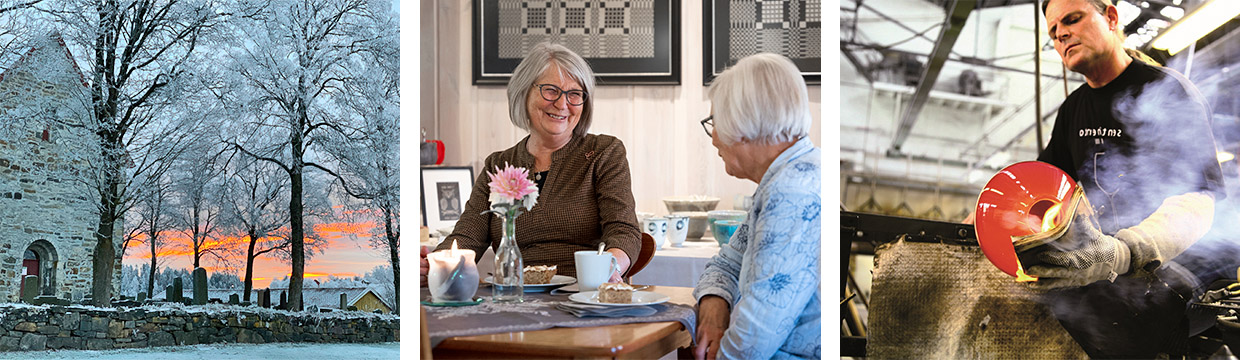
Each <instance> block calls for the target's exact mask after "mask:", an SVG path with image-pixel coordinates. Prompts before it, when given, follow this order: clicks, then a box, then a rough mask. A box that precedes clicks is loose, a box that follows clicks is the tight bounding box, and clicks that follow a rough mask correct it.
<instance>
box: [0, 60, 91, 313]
mask: <svg viewBox="0 0 1240 360" xmlns="http://www.w3.org/2000/svg"><path fill="white" fill-rule="evenodd" d="M33 45H34V46H33V49H32V50H30V52H28V53H27V54H25V55H24V56H23V57H22V59H21V60H19V61H18V63H17V64H14V65H12V66H10V67H9V68H8V69H7V70H4V72H3V73H0V301H17V300H18V292H19V287H20V284H21V279H20V278H21V274H22V270H23V267H22V258H23V255H24V252H25V250H26V249H27V248H28V247H30V246H31V244H33V243H35V242H36V241H40V240H43V241H46V242H47V243H48V244H50V245H51V246H50V247H51V248H52V251H51V253H50V254H48V255H50V256H47V257H50V258H51V259H48V260H50V262H51V263H52V264H50V265H48V266H46V267H45V268H44V269H46V270H50V271H46V270H45V271H42V272H44V273H42V274H40V276H41V278H42V279H41V282H42V287H47V286H48V282H49V281H50V282H51V285H52V286H51V292H52V295H55V296H56V297H59V298H63V299H69V300H73V301H76V300H79V299H81V298H82V296H83V295H85V294H89V292H90V284H91V254H92V250H93V247H94V244H95V243H96V242H95V240H94V235H93V234H94V232H95V229H94V227H95V226H96V224H97V223H98V221H99V213H98V194H97V192H96V191H95V190H94V188H93V187H92V186H91V181H92V179H91V174H92V172H90V171H89V168H90V167H91V165H92V163H94V162H96V159H97V158H98V154H99V150H98V149H99V146H98V143H97V142H96V141H95V137H94V135H93V134H92V133H91V131H90V130H89V129H88V128H87V127H86V126H84V122H83V120H82V119H84V118H85V117H84V115H85V114H86V111H88V109H89V107H88V106H87V105H86V104H87V103H88V102H89V99H88V98H86V96H87V95H86V94H87V88H86V83H85V81H84V79H83V78H82V75H81V73H80V72H79V71H78V70H77V67H76V65H75V64H74V63H73V62H72V60H71V58H70V55H69V53H68V50H67V49H66V48H65V46H64V45H63V42H61V41H60V39H59V37H49V38H48V39H45V40H43V41H41V42H36V43H35V44H33Z"/></svg>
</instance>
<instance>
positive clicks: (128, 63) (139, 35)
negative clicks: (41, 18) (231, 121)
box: [39, 0, 224, 306]
mask: <svg viewBox="0 0 1240 360" xmlns="http://www.w3.org/2000/svg"><path fill="white" fill-rule="evenodd" d="M39 5H40V6H43V5H46V7H41V10H42V11H44V13H45V14H47V15H48V16H51V17H53V18H54V19H55V21H56V22H57V23H59V24H62V26H63V27H64V29H65V30H66V32H67V34H66V35H67V37H66V42H67V43H68V44H69V45H70V46H71V47H77V48H79V49H82V50H85V51H80V52H78V53H79V54H89V58H86V59H85V60H84V61H80V63H84V64H85V66H81V68H82V70H83V72H84V73H85V76H86V78H87V79H88V82H89V88H90V90H89V93H90V97H89V104H88V106H87V108H88V109H90V111H89V113H90V114H89V116H88V118H89V119H90V120H91V121H90V122H89V123H90V128H91V129H90V130H91V131H93V133H94V135H95V136H96V137H97V139H98V141H99V144H100V151H99V155H98V156H99V158H100V159H101V161H99V162H97V163H95V164H93V165H94V168H95V171H94V174H93V175H94V176H93V179H91V180H90V181H91V182H92V183H93V185H92V186H94V187H95V188H96V189H97V191H98V193H99V221H98V226H97V228H96V232H95V239H96V244H95V249H94V252H93V254H92V261H93V264H94V266H93V267H94V270H93V279H92V282H93V283H92V288H91V296H92V303H93V305H96V306H110V304H111V295H112V294H111V293H112V288H113V286H112V284H113V281H112V280H113V276H116V275H119V274H118V271H117V270H118V268H119V264H118V262H117V256H116V251H117V247H118V246H117V245H119V244H117V241H115V240H114V239H115V238H116V236H117V235H118V234H117V233H116V229H117V226H116V225H117V222H119V221H121V220H122V219H124V214H125V212H126V211H127V210H128V209H129V208H130V207H132V206H133V203H134V199H135V198H138V197H140V196H136V194H135V192H140V191H143V190H142V189H144V188H146V187H147V185H149V183H148V182H149V181H152V180H153V179H155V178H156V177H154V176H150V175H151V174H155V173H159V172H162V171H166V170H167V167H168V166H169V163H170V162H171V161H168V159H169V155H172V154H173V153H176V152H177V150H176V149H177V148H178V146H177V144H178V143H180V142H182V141H184V139H185V133H184V132H181V131H177V130H184V124H174V123H177V122H185V121H191V120H194V119H191V118H192V115H191V114H181V115H180V116H176V115H174V114H172V113H170V112H169V110H171V106H170V105H171V104H173V103H176V102H178V101H179V100H180V99H179V98H178V96H179V95H180V94H179V93H178V91H177V90H178V88H180V87H181V86H183V84H184V80H185V78H186V77H189V74H188V73H186V71H185V68H186V67H187V66H186V64H187V62H189V61H190V60H191V59H192V55H193V54H194V49H195V48H196V47H197V45H198V40H199V37H200V35H201V34H202V33H203V32H204V31H205V30H207V29H209V28H211V27H212V26H213V25H214V23H215V22H216V21H217V20H218V19H219V18H220V17H221V16H224V13H222V12H219V11H217V9H215V4H214V3H212V2H210V1H191V2H185V3H182V2H181V1H177V0H129V1H119V0H96V1H89V0H76V1H53V2H46V3H41V4H39ZM199 120H200V119H199ZM159 123H163V125H158V124H159ZM172 129H175V130H172ZM170 130H171V131H170Z"/></svg>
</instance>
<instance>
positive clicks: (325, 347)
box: [0, 342, 400, 360]
mask: <svg viewBox="0 0 1240 360" xmlns="http://www.w3.org/2000/svg"><path fill="white" fill-rule="evenodd" d="M9 355H17V356H18V358H20V359H92V360H94V359H98V360H121V359H161V360H163V359H168V360H189V359H210V360H215V359H398V358H400V343H397V342H389V343H378V344H306V343H276V344H261V345H259V344H203V345H191V346H164V347H154V348H142V349H126V350H98V351H96V350H67V351H29V352H11V353H7V354H6V355H0V358H5V357H7V356H9Z"/></svg>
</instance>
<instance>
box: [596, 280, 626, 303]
mask: <svg viewBox="0 0 1240 360" xmlns="http://www.w3.org/2000/svg"><path fill="white" fill-rule="evenodd" d="M598 301H599V302H603V303H609V304H631V303H633V287H632V286H629V284H625V283H603V285H599V286H598Z"/></svg>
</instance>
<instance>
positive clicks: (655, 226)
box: [642, 216, 667, 249]
mask: <svg viewBox="0 0 1240 360" xmlns="http://www.w3.org/2000/svg"><path fill="white" fill-rule="evenodd" d="M642 232H644V233H647V234H650V237H652V238H654V248H655V249H662V248H663V242H664V241H665V240H667V218H665V217H662V216H660V217H652V218H645V219H642Z"/></svg>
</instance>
